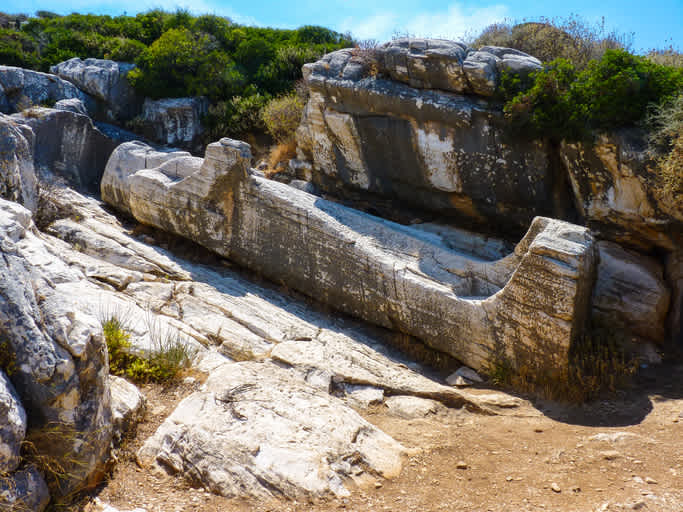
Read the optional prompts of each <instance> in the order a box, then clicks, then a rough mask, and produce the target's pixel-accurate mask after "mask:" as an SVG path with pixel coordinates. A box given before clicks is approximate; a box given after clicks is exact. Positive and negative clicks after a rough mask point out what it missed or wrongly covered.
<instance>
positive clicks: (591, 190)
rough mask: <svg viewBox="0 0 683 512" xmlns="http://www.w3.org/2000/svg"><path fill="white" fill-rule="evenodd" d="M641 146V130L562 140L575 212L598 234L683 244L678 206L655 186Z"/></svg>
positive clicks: (639, 244) (628, 241) (669, 246)
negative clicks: (579, 140)
mask: <svg viewBox="0 0 683 512" xmlns="http://www.w3.org/2000/svg"><path fill="white" fill-rule="evenodd" d="M646 150H647V138H646V135H645V133H644V132H643V131H642V130H638V129H628V130H621V131H619V132H615V133H611V134H602V135H600V136H598V137H597V139H596V140H595V142H593V143H584V142H571V143H570V142H563V143H562V145H561V148H560V155H561V157H562V160H563V162H564V164H565V166H566V168H567V171H568V173H569V178H570V182H571V186H572V189H573V191H574V195H575V197H576V201H577V204H578V208H579V213H580V214H581V216H582V217H583V218H584V219H585V221H586V223H587V225H588V226H589V227H590V228H591V229H592V230H593V231H594V232H595V233H596V234H597V235H598V236H599V237H600V238H604V239H608V240H611V241H613V242H617V243H619V244H621V245H627V246H631V247H634V248H638V249H641V250H645V251H647V250H651V249H652V248H653V247H658V248H661V249H664V250H666V251H673V250H675V249H677V248H680V247H681V246H683V209H681V208H680V207H675V205H676V202H675V200H672V198H671V197H669V196H667V195H666V194H663V193H662V191H661V189H660V188H659V187H658V186H657V182H656V170H655V162H653V161H652V160H650V159H649V158H648V156H647V151H646ZM673 199H675V198H673Z"/></svg>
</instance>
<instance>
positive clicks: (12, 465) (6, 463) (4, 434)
mask: <svg viewBox="0 0 683 512" xmlns="http://www.w3.org/2000/svg"><path fill="white" fill-rule="evenodd" d="M0 350H3V351H4V350H8V347H7V346H4V345H3V347H2V348H0ZM0 418H2V419H3V422H2V424H0V474H7V473H10V472H12V471H14V470H15V469H17V466H18V465H19V461H20V456H19V450H20V449H21V443H22V441H23V440H24V436H25V435H26V412H25V411H24V408H23V407H22V405H21V402H20V401H19V397H17V393H16V391H14V386H12V383H11V382H10V381H9V379H8V378H7V376H6V375H5V373H4V372H3V371H2V370H0Z"/></svg>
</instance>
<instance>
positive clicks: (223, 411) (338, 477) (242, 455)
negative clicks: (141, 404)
mask: <svg viewBox="0 0 683 512" xmlns="http://www.w3.org/2000/svg"><path fill="white" fill-rule="evenodd" d="M403 453H404V449H403V447H402V446H401V445H400V444H398V443H397V442H396V441H394V440H393V439H392V438H391V437H389V436H388V435H386V434H384V433H383V432H381V431H380V430H378V429H377V428H375V427H373V426H372V425H371V424H370V423H368V422H367V421H365V420H364V419H363V418H361V417H360V416H359V415H358V414H357V413H356V412H354V411H353V410H352V409H350V408H348V407H346V406H345V405H344V404H343V403H342V402H341V401H340V400H338V399H336V398H334V397H332V396H330V395H329V394H328V393H326V392H324V391H319V390H317V389H315V388H313V387H311V386H310V385H309V384H307V383H306V382H305V381H304V379H303V378H301V377H300V376H299V375H298V374H297V373H295V372H293V371H292V370H285V369H282V368H279V367H278V366H276V365H273V364H272V363H253V362H245V363H238V364H225V365H223V366H221V367H220V368H219V369H217V370H214V371H213V372H212V373H211V375H210V377H209V379H208V380H207V382H206V384H205V386H204V390H203V391H201V392H197V393H195V394H193V395H190V396H189V397H188V398H186V399H185V400H183V402H182V403H181V404H180V405H179V406H178V408H177V409H176V410H175V411H174V412H173V414H171V416H169V417H168V419H167V420H166V421H165V422H164V424H163V425H161V427H159V429H158V430H157V432H156V433H155V434H154V436H152V437H151V438H150V439H148V440H147V442H146V443H145V445H144V446H143V447H142V448H141V449H140V451H139V452H138V459H139V460H140V461H141V462H142V464H143V465H145V466H147V465H149V464H151V463H153V462H157V463H160V464H162V465H164V466H166V467H168V468H170V469H172V470H173V471H175V472H178V471H182V472H184V473H185V474H186V475H187V476H188V477H190V478H191V479H193V480H196V481H200V482H202V483H203V485H204V486H205V487H207V488H208V489H210V490H211V491H212V492H215V493H217V494H220V495H223V496H228V497H234V496H245V495H246V496H251V497H255V498H269V497H273V496H285V497H288V498H292V499H301V498H311V497H313V498H317V497H321V496H324V495H326V494H335V495H337V496H346V495H348V494H349V490H348V489H347V487H346V484H345V481H347V480H349V479H353V480H359V481H361V482H362V481H363V480H364V479H366V478H370V477H371V476H372V475H379V476H382V477H385V478H392V477H395V476H398V474H399V473H400V471H401V468H402V466H403V462H402V455H403ZM359 483H360V482H359Z"/></svg>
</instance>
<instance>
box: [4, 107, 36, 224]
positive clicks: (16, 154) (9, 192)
mask: <svg viewBox="0 0 683 512" xmlns="http://www.w3.org/2000/svg"><path fill="white" fill-rule="evenodd" d="M33 140H34V134H33V132H32V130H30V129H29V128H28V127H27V126H26V125H24V124H23V123H21V122H19V121H18V120H16V119H12V118H11V117H9V116H6V115H4V114H0V197H1V198H3V199H7V200H9V201H14V202H18V203H21V204H23V205H24V206H26V208H28V209H29V210H31V211H35V210H36V207H37V205H38V182H37V179H36V173H35V166H34V164H33Z"/></svg>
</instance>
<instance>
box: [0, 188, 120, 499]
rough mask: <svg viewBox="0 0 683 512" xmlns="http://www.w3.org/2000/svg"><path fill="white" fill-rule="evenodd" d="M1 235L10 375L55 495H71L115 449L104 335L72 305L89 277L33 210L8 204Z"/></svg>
mask: <svg viewBox="0 0 683 512" xmlns="http://www.w3.org/2000/svg"><path fill="white" fill-rule="evenodd" d="M0 237H1V238H0V243H1V244H2V250H3V258H2V259H0V333H1V334H2V336H1V337H2V339H3V341H5V343H6V345H7V346H6V347H5V348H4V349H3V350H6V351H9V354H10V357H9V359H10V360H11V361H12V362H13V371H12V373H11V375H10V378H11V380H12V383H13V385H14V387H15V389H16V391H17V393H18V395H19V397H20V400H21V403H22V405H23V407H24V409H25V410H26V413H27V415H28V424H29V427H30V428H29V430H28V432H27V435H26V438H27V441H28V442H29V443H30V446H31V449H32V450H33V451H35V453H37V454H40V457H41V460H42V461H44V462H45V461H47V464H48V465H49V467H50V468H51V471H50V472H49V473H48V474H46V475H45V476H46V477H47V478H48V483H49V484H50V486H51V489H52V492H53V493H54V494H56V495H61V494H67V493H69V492H71V491H73V490H74V489H76V488H78V487H80V486H82V485H83V482H84V481H86V480H87V479H88V478H90V477H91V476H93V475H94V474H95V473H96V472H97V471H98V470H99V469H100V468H101V467H102V464H103V462H104V459H105V458H106V454H107V452H108V449H109V442H110V439H111V418H110V409H109V386H108V381H107V371H108V366H107V355H106V348H105V346H104V341H103V338H102V331H101V328H100V325H99V322H98V321H97V319H96V318H94V317H93V316H91V315H88V314H86V313H84V312H83V311H82V310H81V309H80V308H78V307H77V306H75V305H74V302H73V300H71V297H74V296H77V295H78V294H79V293H81V292H80V289H81V288H83V284H82V282H83V278H84V275H83V274H82V273H80V272H78V271H76V270H74V269H72V268H71V267H69V266H68V265H67V264H65V263H64V262H63V261H62V260H60V259H59V258H58V257H56V253H55V252H52V251H51V250H50V248H49V247H48V246H46V245H45V244H44V243H43V242H42V241H41V240H40V238H39V237H38V236H37V235H36V234H35V233H34V232H33V228H32V224H31V212H30V211H28V210H26V209H25V208H23V207H22V206H20V205H18V204H16V203H11V202H8V201H5V200H0ZM27 475H29V473H27ZM29 476H30V475H29ZM29 476H27V478H29ZM30 478H33V477H30ZM17 486H18V487H17V488H19V483H18V482H17ZM36 488H38V487H36ZM33 491H34V489H30V492H33Z"/></svg>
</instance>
